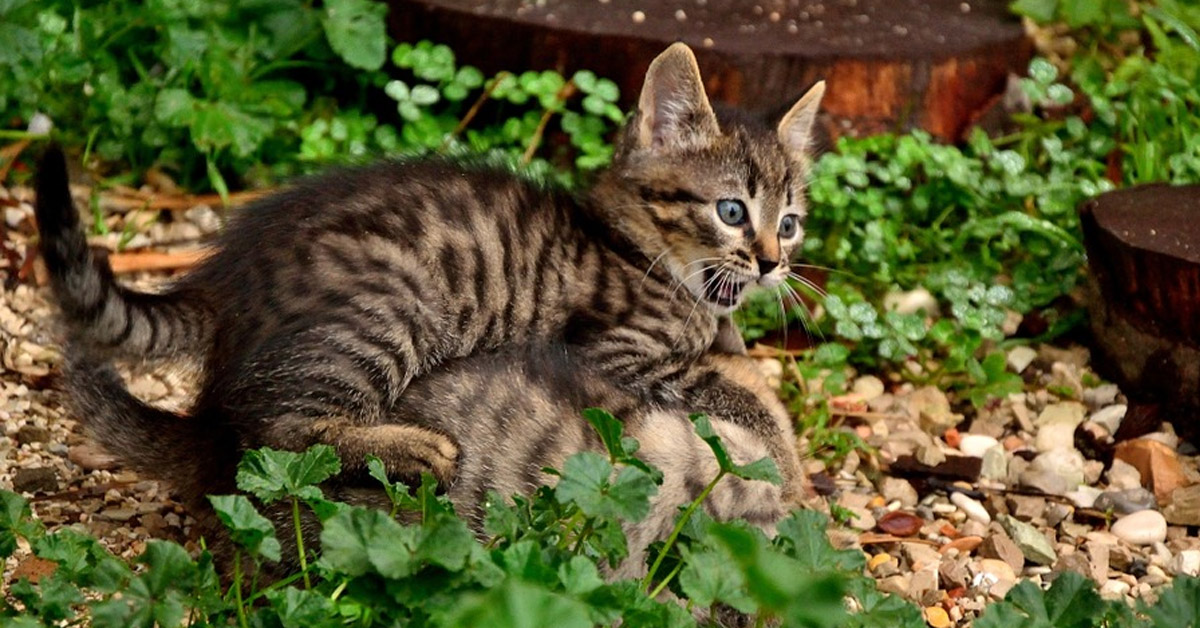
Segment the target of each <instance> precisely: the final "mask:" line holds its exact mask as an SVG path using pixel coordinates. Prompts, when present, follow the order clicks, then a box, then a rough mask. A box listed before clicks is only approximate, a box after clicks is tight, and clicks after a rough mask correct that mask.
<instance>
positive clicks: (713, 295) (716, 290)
mask: <svg viewBox="0 0 1200 628" xmlns="http://www.w3.org/2000/svg"><path fill="white" fill-rule="evenodd" d="M715 274H716V271H715V270H711V269H709V270H706V271H704V298H705V299H707V300H708V301H709V302H710V303H715V304H717V305H719V306H721V307H733V306H735V305H737V303H738V299H739V298H740V297H741V296H742V288H744V287H746V284H744V283H742V282H741V281H739V280H738V279H736V278H734V277H732V276H728V275H727V276H725V277H722V278H720V279H713V275H715Z"/></svg>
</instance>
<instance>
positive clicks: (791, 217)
mask: <svg viewBox="0 0 1200 628" xmlns="http://www.w3.org/2000/svg"><path fill="white" fill-rule="evenodd" d="M799 228H800V217H799V216H797V215H796V214H788V215H786V216H784V217H783V220H780V221H779V237H781V238H792V237H795V236H796V230H797V229H799Z"/></svg>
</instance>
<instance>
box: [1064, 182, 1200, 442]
mask: <svg viewBox="0 0 1200 628" xmlns="http://www.w3.org/2000/svg"><path fill="white" fill-rule="evenodd" d="M1080 218H1081V222H1082V225H1083V234H1084V243H1085V244H1086V246H1087V252H1088V267H1089V269H1090V270H1091V273H1092V279H1091V282H1090V285H1089V309H1090V316H1091V328H1092V334H1093V337H1094V349H1096V351H1097V352H1098V354H1099V355H1098V356H1097V358H1099V359H1097V360H1096V365H1097V368H1100V369H1102V371H1101V372H1102V373H1103V374H1104V375H1105V376H1106V377H1109V378H1111V379H1113V380H1115V381H1116V382H1117V383H1118V384H1120V385H1121V388H1122V390H1123V391H1125V393H1126V394H1127V395H1129V396H1130V398H1131V399H1135V400H1138V401H1142V402H1146V403H1162V404H1166V405H1167V406H1168V407H1172V408H1174V409H1176V410H1183V411H1185V412H1186V410H1184V409H1185V408H1192V409H1195V408H1200V186H1195V185H1193V186H1168V185H1147V186H1138V187H1133V188H1128V189H1125V190H1118V191H1115V192H1109V193H1107V194H1102V195H1100V196H1098V197H1096V198H1094V199H1091V200H1088V201H1085V202H1084V203H1083V205H1082V206H1081V208H1080ZM1168 418H1169V417H1168ZM1193 422H1194V421H1193Z"/></svg>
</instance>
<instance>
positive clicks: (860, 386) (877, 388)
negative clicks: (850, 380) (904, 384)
mask: <svg viewBox="0 0 1200 628" xmlns="http://www.w3.org/2000/svg"><path fill="white" fill-rule="evenodd" d="M853 391H854V393H855V394H857V395H858V396H859V397H861V398H862V400H863V401H870V400H872V399H874V398H876V397H878V396H880V395H882V394H883V380H881V379H879V378H878V377H875V376H874V375H864V376H862V377H860V378H858V379H856V380H854V388H853Z"/></svg>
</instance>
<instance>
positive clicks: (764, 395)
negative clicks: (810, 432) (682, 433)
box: [680, 353, 804, 501]
mask: <svg viewBox="0 0 1200 628" xmlns="http://www.w3.org/2000/svg"><path fill="white" fill-rule="evenodd" d="M680 387H681V390H682V394H683V397H684V399H685V402H684V407H685V409H686V410H687V411H689V412H701V413H704V414H708V415H711V416H712V417H715V418H718V419H721V420H724V421H728V422H729V423H733V424H735V425H738V426H741V427H743V428H745V429H747V430H749V431H751V432H753V433H754V434H756V435H757V436H758V437H759V438H761V439H762V441H763V442H764V443H765V444H766V445H767V447H768V450H769V451H770V452H771V457H772V458H773V459H774V460H775V464H776V466H777V467H778V468H779V474H780V476H781V477H782V478H783V494H784V498H785V499H787V500H789V501H791V500H796V499H799V498H801V497H802V496H803V495H804V476H803V473H802V471H801V469H800V456H799V454H798V453H797V451H796V432H795V427H794V426H793V424H792V421H791V419H790V418H789V417H788V415H787V411H786V409H785V408H784V407H783V404H782V403H780V401H779V399H778V397H777V396H776V393H775V391H774V390H772V389H771V388H770V387H769V386H768V385H767V383H766V380H765V379H764V378H763V376H762V374H761V373H759V372H758V366H757V365H756V364H755V363H754V360H752V359H750V358H747V357H740V356H731V355H723V354H715V353H712V354H707V355H704V356H702V357H701V358H700V359H699V360H697V361H696V363H695V364H694V365H693V367H692V368H691V369H690V371H689V372H688V373H687V375H686V377H685V379H684V381H683V382H682V383H681V386H680Z"/></svg>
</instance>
